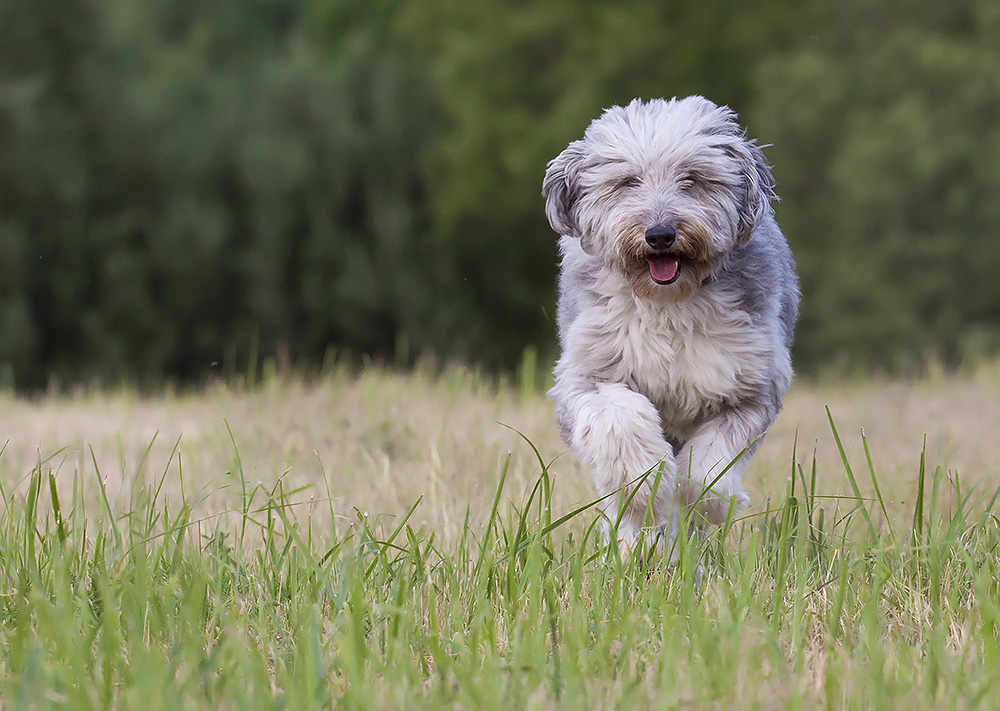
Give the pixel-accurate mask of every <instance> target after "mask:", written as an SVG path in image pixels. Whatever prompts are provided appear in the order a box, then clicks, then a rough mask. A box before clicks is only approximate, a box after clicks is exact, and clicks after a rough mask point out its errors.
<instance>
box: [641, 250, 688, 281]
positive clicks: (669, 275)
mask: <svg viewBox="0 0 1000 711" xmlns="http://www.w3.org/2000/svg"><path fill="white" fill-rule="evenodd" d="M646 261H647V262H649V276H651V277H652V278H653V281H655V282H656V283H657V284H673V283H674V282H675V281H677V277H678V276H680V273H681V257H680V255H679V254H648V255H646Z"/></svg>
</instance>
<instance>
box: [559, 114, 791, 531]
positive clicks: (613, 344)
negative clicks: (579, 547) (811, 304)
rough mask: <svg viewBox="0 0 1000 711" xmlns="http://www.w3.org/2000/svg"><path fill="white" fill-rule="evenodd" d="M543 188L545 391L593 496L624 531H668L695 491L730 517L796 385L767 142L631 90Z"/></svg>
mask: <svg viewBox="0 0 1000 711" xmlns="http://www.w3.org/2000/svg"><path fill="white" fill-rule="evenodd" d="M542 195H543V196H544V197H545V201H546V202H545V213H546V215H547V217H548V219H549V223H550V224H551V225H552V229H554V230H555V231H556V232H558V233H559V234H560V235H561V239H560V248H561V252H562V271H561V275H560V279H559V306H558V314H557V319H558V328H559V342H560V346H561V351H562V353H561V356H560V358H559V361H558V363H557V364H556V367H555V386H554V387H553V388H552V390H551V391H550V392H549V397H550V398H551V399H552V400H553V401H554V402H555V408H556V418H557V420H558V422H559V425H560V427H561V428H562V434H563V438H564V439H565V440H566V443H567V444H569V446H570V447H572V449H573V451H575V452H576V454H577V455H578V456H579V457H580V459H582V460H583V462H585V463H586V464H587V465H589V466H590V467H591V469H592V471H593V477H594V483H595V484H596V485H597V489H598V492H599V493H600V494H601V495H602V496H605V495H609V494H613V493H614V492H616V491H617V492H618V493H617V494H614V495H612V496H609V497H608V498H607V499H605V502H606V503H605V507H604V510H605V512H606V513H607V515H608V519H609V521H610V522H611V523H617V524H618V525H617V528H615V529H614V530H615V531H616V532H617V537H618V541H619V543H620V544H621V545H623V546H625V547H626V548H629V549H630V548H631V547H632V546H633V545H634V544H635V543H636V542H637V541H638V539H639V538H640V537H642V536H645V537H647V538H648V539H649V540H650V541H655V542H658V543H659V544H661V545H662V544H663V542H664V541H670V540H672V539H673V536H675V535H676V532H677V521H678V518H679V514H680V512H681V511H682V510H684V507H689V506H691V505H692V504H693V503H695V502H697V504H698V505H697V508H698V511H699V512H700V514H701V515H702V516H703V517H704V521H707V522H709V523H715V524H718V523H721V522H723V521H724V520H725V519H726V517H727V516H728V515H729V511H730V507H731V506H735V510H739V509H741V508H743V507H745V506H747V505H748V504H749V497H748V496H747V493H746V492H745V491H744V489H743V486H742V484H741V479H742V477H743V473H744V471H745V470H746V466H747V464H748V462H749V459H750V455H751V454H752V451H753V450H754V449H755V448H756V446H757V443H758V442H759V441H760V438H761V436H762V435H763V434H764V432H765V430H766V429H767V428H768V427H769V426H770V425H771V423H772V422H773V421H774V418H775V416H776V415H777V414H778V411H779V410H780V409H781V404H782V400H783V398H784V395H785V391H786V390H787V389H788V386H789V383H790V382H791V379H792V364H791V358H790V355H789V348H790V346H791V343H792V330H793V327H794V324H795V320H796V316H797V311H798V300H799V289H798V280H797V278H796V275H795V266H794V263H793V261H792V255H791V252H790V250H789V248H788V245H787V243H786V242H785V239H784V237H783V236H782V234H781V231H780V230H779V229H778V225H777V223H776V222H775V220H774V213H773V211H772V209H771V201H772V200H773V199H775V197H776V196H775V194H774V181H773V179H772V176H771V171H770V168H769V167H768V165H767V163H766V162H765V160H764V156H763V154H762V153H761V150H760V148H759V147H758V146H757V145H756V144H755V143H754V142H753V141H752V140H748V139H747V138H746V137H745V134H744V132H743V130H742V129H741V128H740V126H739V125H738V124H737V123H736V115H735V114H734V112H733V111H731V110H730V109H729V108H727V107H723V106H716V105H715V104H713V103H712V102H711V101H709V100H707V99H705V98H702V97H700V96H692V97H688V98H685V99H672V100H670V101H665V100H662V99H656V100H653V101H650V102H648V103H644V102H642V101H640V100H638V99H636V100H635V101H633V102H631V103H630V104H629V105H628V106H624V107H621V106H615V107H612V108H610V109H608V110H607V111H605V112H604V114H603V115H602V116H601V117H600V118H598V119H596V120H595V121H593V122H592V123H591V124H590V126H589V127H588V128H587V130H586V132H585V133H584V136H583V138H582V139H581V140H578V141H573V142H572V143H570V144H569V146H568V147H567V148H566V149H565V150H564V151H563V152H562V153H560V154H559V155H558V156H557V157H556V158H555V159H554V160H552V161H551V162H550V163H549V165H548V170H547V171H546V173H545V180H544V183H543V188H542ZM745 450H746V451H745ZM744 451H745V453H744ZM741 453H744V454H743V456H742V457H741V456H740V454H741ZM661 463H662V475H660V476H659V477H658V485H657V487H656V489H655V494H656V495H655V500H653V501H650V497H651V495H652V494H653V493H654V482H656V481H657V478H654V477H653V476H648V477H646V478H645V480H644V481H642V483H641V484H638V485H637V486H638V491H636V492H635V495H634V496H632V498H631V501H630V502H629V503H628V505H627V506H625V505H624V502H626V501H628V499H629V496H630V495H631V493H632V491H631V489H630V488H629V486H628V484H629V483H630V482H634V481H635V480H636V479H638V478H640V477H641V475H642V474H643V473H644V472H647V471H650V470H653V469H654V468H659V467H660V466H661ZM726 467H728V470H726ZM723 471H725V473H724V474H723V475H722V476H721V477H719V475H720V473H722V472H723ZM716 479H718V480H717V481H715V480H716ZM713 481H714V484H713ZM709 485H711V488H710V490H709V491H705V488H706V487H707V486H709ZM647 507H648V510H649V511H651V513H652V522H651V525H648V524H650V521H649V520H648V519H646V520H645V521H644V517H645V514H646V512H647ZM701 525H704V523H702V524H701ZM607 530H608V531H609V533H610V531H611V530H612V529H611V527H610V525H609V526H608V528H607Z"/></svg>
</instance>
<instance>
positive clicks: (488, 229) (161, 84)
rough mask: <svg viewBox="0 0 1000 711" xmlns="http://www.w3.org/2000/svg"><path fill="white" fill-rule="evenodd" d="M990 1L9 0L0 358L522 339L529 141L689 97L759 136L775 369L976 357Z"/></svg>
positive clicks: (94, 362) (24, 381) (1, 164)
mask: <svg viewBox="0 0 1000 711" xmlns="http://www.w3.org/2000/svg"><path fill="white" fill-rule="evenodd" d="M994 5H995V3H992V2H991V1H990V0H961V1H960V2H957V3H951V4H946V5H941V4H940V3H930V2H918V3H912V2H902V1H901V0H892V1H891V2H872V1H871V0H848V1H847V2H846V3H840V4H838V5H836V6H833V5H829V4H827V3H819V2H816V3H797V2H792V0H772V1H771V2H768V3H765V4H756V5H753V4H747V3H741V2H737V0H725V1H724V2H719V3H690V2H680V0H670V1H668V2H650V0H625V1H624V2H618V3H607V2H596V1H593V0H587V1H585V2H577V1H572V2H571V1H570V0H546V1H544V2H543V1H542V0H521V1H519V2H516V3H514V4H511V3H504V2H496V1H495V0H489V1H485V2H476V3H466V2H457V1H455V0H437V1H436V2H424V3H404V2H400V0H378V1H372V2H366V3H348V2H339V1H338V2H318V1H317V0H251V1H241V2H236V0H210V1H208V2H191V1H188V0H185V1H184V2H166V1H165V0H154V1H153V2H148V3H139V2H137V1H136V0H10V1H9V2H5V3H3V4H2V6H0V26H2V27H4V29H5V33H4V34H5V40H4V42H3V43H2V45H0V381H3V382H4V383H9V382H12V381H13V382H15V383H16V384H17V385H18V386H22V387H33V386H39V385H44V384H45V383H46V382H47V381H48V380H50V379H51V378H56V379H58V380H61V381H69V382H73V381H79V380H87V379H92V378H97V379H101V380H109V379H111V380H113V379H117V378H123V377H125V378H137V379H139V380H140V381H143V382H145V381H149V382H153V383H155V382H159V381H160V380H162V379H163V378H164V377H172V378H196V377H201V376H203V375H205V374H206V373H209V372H211V371H212V369H213V368H214V367H217V365H218V364H225V365H226V366H227V367H230V368H235V369H238V370H242V369H245V368H250V367H253V363H254V362H255V358H256V355H255V354H258V353H259V354H263V355H267V356H273V355H274V354H276V353H282V352H283V353H287V354H288V355H289V356H290V357H291V358H292V359H293V360H294V361H296V362H300V361H304V362H317V361H318V360H319V359H321V358H322V357H323V356H324V354H325V352H326V351H327V349H329V348H336V349H341V350H344V351H346V352H349V353H352V354H368V355H375V356H382V357H386V358H390V357H395V358H396V360H397V361H402V362H405V361H406V360H407V359H410V358H412V357H414V356H417V355H419V354H420V353H422V352H424V351H428V350H430V351H433V352H436V353H437V354H439V355H441V356H443V357H455V358H460V359H464V360H468V361H474V362H478V363H483V364H485V365H488V366H490V367H502V368H514V367H515V366H516V365H517V363H518V362H519V361H520V359H521V356H522V354H523V353H524V352H525V348H526V347H529V346H530V347H533V348H536V349H537V352H538V353H539V356H540V360H541V361H542V362H547V361H549V360H550V359H551V357H552V355H553V353H554V330H555V329H554V324H553V322H552V317H551V314H552V305H553V300H554V286H553V284H554V276H555V262H556V250H555V236H554V235H553V234H552V233H551V231H550V229H549V228H548V225H547V224H546V223H545V219H544V215H543V210H542V205H541V200H540V198H539V190H540V182H541V176H542V173H543V170H544V166H545V163H546V161H548V160H549V159H550V158H552V157H553V156H554V155H556V153H557V152H558V151H559V150H560V149H561V148H562V147H563V146H564V145H565V144H566V143H567V142H568V141H569V140H572V139H573V138H576V137H577V136H579V135H580V133H581V132H582V130H583V128H584V127H585V126H586V124H587V123H588V122H589V121H590V120H591V119H592V118H594V117H595V116H596V115H597V114H598V113H599V111H600V109H601V108H603V107H605V106H608V105H610V104H612V103H616V102H617V103H620V102H624V101H627V100H628V99H630V98H632V97H633V96H645V97H651V96H671V95H685V94H689V93H700V94H704V95H707V96H709V97H710V98H712V99H714V100H716V101H718V102H721V103H727V104H729V105H731V106H733V108H735V109H736V110H737V111H739V112H740V113H741V114H742V117H743V119H744V122H745V123H746V124H748V126H749V131H750V133H751V135H754V136H758V137H760V138H761V140H762V142H765V143H771V144H773V146H771V147H770V148H769V149H768V151H767V154H768V157H769V159H770V160H771V161H772V162H773V163H774V166H775V173H776V176H777V179H778V190H779V193H780V194H781V195H782V198H783V201H782V203H781V204H780V206H779V218H780V221H781V223H782V225H783V227H784V228H785V231H786V232H787V234H788V235H789V238H790V240H791V241H792V243H793V247H794V249H795V252H796V256H797V258H798V260H799V263H800V265H801V270H802V283H803V289H804V295H805V301H804V304H803V309H802V325H801V328H800V331H799V338H798V343H797V350H796V359H797V362H798V364H799V368H800V370H805V371H807V372H808V371H817V370H822V369H823V368H825V367H829V366H830V364H831V363H840V364H841V365H842V366H844V367H847V368H858V367H861V368H872V367H881V368H887V369H905V368H908V367H912V366H913V365H919V364H920V363H921V362H923V361H924V359H926V358H927V357H928V356H932V357H936V358H940V359H942V360H943V361H944V362H946V363H952V364H954V363H958V362H959V361H961V360H962V359H963V358H965V357H969V356H981V355H984V354H989V353H993V352H995V351H997V350H998V349H1000V327H998V325H997V324H998V323H1000V288H998V286H997V284H998V283H1000V282H998V281H997V280H996V279H995V278H994V275H993V271H994V270H995V268H996V265H998V264H1000V247H998V246H997V244H996V240H993V239H991V235H992V234H993V233H994V232H996V231H997V230H998V229H1000V208H998V207H997V203H996V201H995V200H994V199H993V196H994V195H995V194H996V193H997V191H998V188H1000V168H998V167H997V166H1000V160H998V159H997V157H998V154H1000V131H998V129H997V127H996V122H995V121H994V120H993V118H994V117H995V116H996V115H997V112H998V109H1000V106H998V99H997V97H998V96H1000V61H998V60H1000V56H998V53H1000V50H998V49H997V47H998V46H1000V18H998V13H997V11H996V9H995V8H994ZM401 344H403V345H404V346H405V348H403V349H402V350H401V351H400V350H398V347H399V346H400V345H401Z"/></svg>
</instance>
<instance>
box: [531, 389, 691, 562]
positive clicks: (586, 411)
mask: <svg viewBox="0 0 1000 711" xmlns="http://www.w3.org/2000/svg"><path fill="white" fill-rule="evenodd" d="M550 395H551V397H552V399H553V400H555V403H556V415H557V418H558V419H559V421H560V424H561V425H562V428H563V432H564V434H565V436H566V439H567V442H568V444H569V445H570V446H571V447H572V448H573V451H574V452H576V454H577V456H579V457H580V459H582V460H583V461H584V462H585V463H586V464H588V465H589V466H590V467H591V471H592V474H593V477H594V484H595V485H596V486H597V491H598V492H599V494H600V495H601V496H602V497H603V496H607V497H608V498H607V499H605V501H604V504H603V510H604V511H605V513H606V514H607V517H608V523H609V525H608V526H606V527H605V532H606V533H608V534H610V532H611V531H610V524H614V523H616V522H617V524H618V527H617V538H618V541H619V542H620V543H621V544H622V545H623V546H625V547H627V548H632V547H634V546H635V544H636V542H637V541H638V539H639V537H640V536H643V535H647V536H648V538H649V539H650V540H651V541H657V542H658V543H660V544H662V542H663V541H662V539H663V538H667V539H668V540H669V539H670V538H671V537H672V534H673V531H668V530H659V528H663V527H669V526H671V525H673V526H675V525H676V523H674V520H675V518H676V517H674V516H672V515H671V514H672V504H673V500H674V489H675V488H676V478H675V473H676V466H675V463H674V455H673V449H672V447H671V445H670V443H669V442H667V441H666V439H664V436H663V430H662V427H661V425H660V415H659V413H658V412H657V410H656V408H655V407H654V406H653V404H652V403H651V402H650V401H649V400H648V399H647V398H646V397H645V396H643V395H642V394H640V393H637V392H635V391H633V390H630V389H629V388H628V387H627V386H625V385H623V384H621V383H592V382H587V381H585V380H582V379H580V380H570V381H566V380H562V381H560V382H557V384H556V387H554V388H553V389H552V391H551V393H550ZM661 465H662V474H660V473H659V468H660V467H661ZM646 472H651V473H650V474H649V475H648V476H646V477H645V478H640V477H642V476H643V474H645V473H646ZM636 479H639V481H638V482H636V483H635V484H631V483H632V482H635V480H636ZM630 484H631V485H630ZM654 485H655V487H656V496H655V498H654V499H653V500H652V501H651V495H652V494H653V489H654ZM619 490H620V491H619ZM616 491H617V492H618V493H617V494H614V495H611V494H612V493H613V492H616ZM633 491H634V496H633ZM626 502H627V503H626ZM647 509H648V510H649V513H650V514H651V522H654V525H652V526H649V524H650V523H651V522H650V521H644V518H645V516H646V512H647ZM644 524H645V526H644ZM656 524H659V526H657V525H656Z"/></svg>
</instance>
